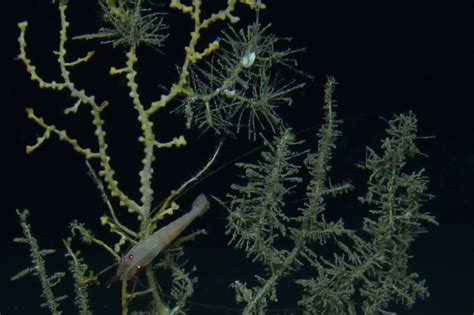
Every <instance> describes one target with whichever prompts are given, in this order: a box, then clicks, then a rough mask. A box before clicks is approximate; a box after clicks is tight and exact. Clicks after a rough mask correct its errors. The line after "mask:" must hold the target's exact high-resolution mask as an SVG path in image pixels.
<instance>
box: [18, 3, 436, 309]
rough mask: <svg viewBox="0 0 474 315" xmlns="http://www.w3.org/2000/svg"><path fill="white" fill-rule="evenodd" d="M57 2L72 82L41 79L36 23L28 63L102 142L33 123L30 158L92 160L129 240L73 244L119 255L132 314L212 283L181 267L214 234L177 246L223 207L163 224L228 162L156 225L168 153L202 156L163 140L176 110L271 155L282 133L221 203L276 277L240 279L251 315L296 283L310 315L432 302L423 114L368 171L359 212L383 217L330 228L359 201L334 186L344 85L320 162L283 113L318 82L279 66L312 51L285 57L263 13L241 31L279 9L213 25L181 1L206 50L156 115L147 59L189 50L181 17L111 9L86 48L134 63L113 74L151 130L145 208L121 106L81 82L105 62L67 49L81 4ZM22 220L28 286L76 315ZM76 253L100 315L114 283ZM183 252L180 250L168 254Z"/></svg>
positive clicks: (231, 14) (403, 125)
mask: <svg viewBox="0 0 474 315" xmlns="http://www.w3.org/2000/svg"><path fill="white" fill-rule="evenodd" d="M56 2H58V3H57V6H58V8H59V16H60V22H61V23H60V24H61V27H60V32H59V47H58V49H57V50H56V51H55V55H56V57H57V63H58V66H59V69H60V75H61V80H60V81H58V82H56V81H50V82H48V81H46V80H44V79H43V78H42V76H41V75H40V74H39V72H37V69H36V66H34V65H33V64H32V61H31V60H30V58H29V57H28V54H27V41H26V35H27V34H26V31H27V27H28V23H27V22H21V23H19V24H18V26H19V29H20V36H19V38H18V42H19V46H20V53H19V55H18V59H19V60H20V61H21V62H23V64H24V65H25V67H26V71H27V72H28V74H29V75H30V78H31V80H32V81H34V82H36V83H37V84H38V85H39V87H40V88H44V89H50V90H57V91H65V92H66V93H68V94H69V96H70V98H71V99H72V102H71V105H70V106H69V107H66V108H65V109H64V114H65V115H74V114H76V113H78V112H79V111H85V110H87V111H89V112H90V115H91V117H92V127H93V128H94V134H95V137H96V141H97V143H96V144H94V145H91V146H90V147H88V146H84V145H83V144H82V143H80V141H79V140H78V138H76V137H75V136H73V135H70V134H69V133H67V132H66V129H61V128H60V127H58V126H56V125H53V124H51V123H48V122H47V119H43V118H42V117H41V116H39V115H38V114H36V112H35V111H34V110H33V109H31V108H28V109H27V110H26V112H27V115H28V118H29V119H31V120H33V121H34V122H35V123H36V124H37V125H39V126H40V127H41V128H42V129H43V130H44V133H43V135H42V136H40V137H38V138H37V140H36V143H35V144H33V145H31V146H28V147H27V152H28V153H31V152H33V151H35V150H36V149H37V148H39V147H40V146H41V145H42V144H43V143H44V142H45V141H47V140H48V139H49V138H51V137H52V136H57V137H59V139H60V140H62V141H65V142H66V143H68V144H70V145H71V146H72V148H73V149H74V150H75V151H77V152H78V153H80V154H81V155H83V156H84V158H85V159H86V161H87V165H88V167H89V170H90V173H91V176H92V177H93V178H94V181H95V183H96V185H97V186H98V188H99V190H100V192H101V194H102V198H103V200H104V202H105V203H106V205H107V208H108V213H106V214H103V215H102V216H101V217H100V218H98V219H100V221H101V223H102V225H104V226H105V227H107V229H108V230H110V232H111V233H112V234H113V235H115V236H117V237H118V241H117V243H115V244H110V243H107V242H106V241H104V240H103V239H110V238H105V237H104V238H100V237H98V236H95V234H93V233H92V232H90V231H89V230H88V229H86V228H85V227H84V225H83V224H80V223H77V222H73V223H72V224H71V231H72V234H73V236H74V235H80V236H81V238H82V239H83V240H85V241H86V242H88V243H94V244H96V245H98V246H100V247H101V248H103V249H105V251H106V252H108V253H110V255H111V256H112V257H113V259H114V260H115V261H116V262H117V264H118V268H117V272H116V275H115V278H116V279H115V280H117V281H118V282H120V283H121V286H122V290H121V309H122V314H128V313H130V312H132V309H134V308H137V306H136V305H137V304H136V303H132V301H133V300H135V299H138V298H140V299H148V301H149V304H148V309H147V310H145V311H137V310H135V311H134V314H183V313H185V312H186V309H187V301H188V299H189V297H190V296H191V295H192V293H193V288H194V284H195V282H196V278H195V277H192V276H191V275H190V272H191V270H190V268H188V269H186V268H185V266H184V265H183V264H182V263H180V261H181V260H179V258H180V257H182V256H183V255H184V252H183V248H182V247H181V246H180V245H181V244H182V243H183V242H184V241H186V240H190V239H193V238H194V237H195V236H196V235H197V234H200V233H202V231H198V232H195V233H192V234H190V235H187V236H185V237H181V238H179V239H178V240H176V238H177V237H179V236H180V234H181V232H182V231H183V230H184V229H185V228H186V226H187V225H188V224H190V222H191V221H192V220H193V219H194V218H195V217H197V216H199V215H202V214H203V213H204V212H205V211H206V210H207V209H208V208H209V200H208V198H207V197H206V196H205V195H200V196H198V197H197V198H196V200H195V201H194V203H193V205H192V206H191V210H190V211H189V212H187V213H184V214H183V213H180V214H179V215H180V216H179V217H178V218H176V219H175V220H174V221H172V222H171V223H170V224H168V225H164V226H163V224H162V219H163V217H165V216H172V215H173V216H174V215H176V212H177V211H178V210H179V206H178V204H177V203H176V197H177V196H178V195H179V194H180V193H181V192H182V191H183V190H185V189H186V188H187V187H188V186H189V185H190V183H192V182H193V181H196V179H197V178H198V177H199V176H201V175H202V174H203V173H205V172H206V171H207V170H208V169H209V167H210V166H211V164H212V163H213V162H214V161H215V159H216V155H217V153H218V152H217V151H219V149H217V151H216V152H215V153H214V154H213V155H212V156H211V157H210V158H209V162H208V163H207V165H205V167H204V168H203V169H201V170H200V171H198V173H197V175H195V176H192V177H191V179H189V180H187V181H185V182H184V183H183V184H182V185H181V186H180V187H179V188H177V189H176V190H174V191H172V192H171V193H170V194H169V196H168V197H167V198H165V199H164V200H162V201H160V202H159V203H156V204H159V205H160V206H159V207H158V210H157V211H156V212H154V211H152V208H153V206H154V205H155V202H154V200H153V196H154V192H153V188H152V186H153V185H152V182H153V174H154V173H153V170H154V168H155V167H162V166H161V165H159V166H155V165H154V163H153V162H154V161H155V157H156V155H157V154H159V153H160V152H162V151H163V150H167V149H168V148H171V147H181V146H184V145H186V140H185V138H184V136H182V135H179V136H176V137H174V138H173V139H172V140H170V141H160V140H158V138H157V136H156V135H157V130H159V126H154V123H153V122H154V120H155V119H156V117H155V114H156V113H157V112H158V111H163V110H168V111H170V112H175V113H177V114H181V115H183V116H184V117H185V121H186V127H187V128H188V129H190V130H196V131H200V132H206V131H209V132H214V133H215V134H221V135H222V134H223V135H235V134H238V133H240V132H242V131H243V130H245V132H246V133H247V135H248V138H249V139H251V140H255V139H256V138H257V137H256V135H258V133H259V132H258V130H259V129H262V128H264V127H270V128H267V130H270V131H271V132H272V133H273V134H274V136H273V140H271V139H270V140H267V139H266V138H264V143H265V146H266V149H264V151H263V152H262V154H261V158H260V160H259V161H257V162H256V163H242V164H238V165H239V167H240V168H241V169H242V171H243V174H242V178H241V180H240V182H239V183H237V184H234V185H232V187H231V191H230V192H229V194H228V195H227V196H226V199H224V200H219V202H216V203H215V205H216V206H217V205H219V206H223V207H225V208H226V209H227V210H228V218H227V223H226V231H227V234H228V235H229V236H230V241H229V244H232V245H233V246H234V247H235V248H236V249H240V250H243V251H244V252H245V254H246V256H247V258H249V259H251V260H252V261H254V262H256V263H259V264H261V265H262V266H263V269H262V270H263V272H262V273H261V274H258V275H255V281H254V282H253V283H252V284H247V283H244V282H241V281H238V280H236V281H235V282H233V283H232V284H231V287H232V288H233V289H234V290H235V294H236V301H237V303H239V305H240V306H241V307H242V313H243V314H264V313H265V312H266V311H267V310H268V304H269V303H270V302H274V303H275V302H276V301H277V300H278V296H279V295H280V294H283V293H284V290H282V288H279V287H278V284H279V282H280V280H282V279H283V278H289V279H293V283H294V285H295V286H299V287H300V288H301V292H302V296H301V297H300V299H299V301H298V306H297V307H299V308H300V310H301V311H302V312H306V313H308V314H389V313H390V311H391V310H393V307H394V305H395V304H397V303H398V304H402V305H404V306H406V307H410V306H412V305H413V303H414V302H415V300H416V299H417V298H424V297H426V296H428V291H427V288H426V287H425V285H424V281H423V280H419V279H418V275H417V274H416V273H411V272H409V271H408V266H407V264H408V260H409V258H410V256H409V254H408V250H409V248H410V245H411V243H412V242H413V241H414V239H415V237H416V236H417V235H418V234H420V233H423V232H425V231H426V230H425V228H424V224H425V223H434V224H436V221H435V219H434V217H432V216H431V215H429V214H428V213H424V212H422V211H421V206H422V205H423V204H424V202H425V201H426V200H428V199H430V198H431V196H430V195H429V194H427V193H426V185H427V182H428V180H427V178H426V177H425V175H424V172H423V170H418V171H413V172H411V173H408V172H407V171H405V167H406V164H407V162H408V159H409V158H413V157H415V156H417V155H422V154H421V153H420V151H419V150H418V148H417V147H416V144H415V142H416V140H417V139H419V137H417V135H416V131H417V121H416V118H415V116H414V114H413V113H411V112H410V113H408V114H401V115H397V116H394V117H393V119H391V120H389V121H388V122H387V123H388V127H387V129H386V133H387V137H386V138H385V139H383V140H382V145H381V149H380V150H374V149H367V157H366V161H365V162H364V163H362V164H360V165H359V166H360V167H361V168H362V169H364V170H366V171H367V172H368V173H369V174H368V175H369V177H368V180H367V185H368V191H367V193H366V195H365V196H363V197H360V198H359V200H360V201H361V202H362V204H367V205H369V207H370V208H369V215H368V216H367V217H366V218H365V219H364V221H363V225H362V228H361V230H360V231H358V232H357V231H354V230H352V229H348V228H346V226H345V224H344V222H343V221H342V219H339V220H333V219H330V218H332V216H327V215H325V213H326V211H327V209H326V201H327V199H328V198H330V197H337V196H339V195H340V194H344V193H346V192H348V191H349V190H350V189H351V188H352V186H351V185H350V184H349V183H341V184H333V183H332V182H331V181H330V179H329V171H330V170H331V158H332V155H333V151H334V149H335V147H336V140H337V138H338V137H339V136H340V131H339V125H340V123H341V121H340V120H338V119H337V117H336V112H335V109H336V105H335V103H334V101H333V97H332V95H333V92H334V88H335V85H336V82H335V80H334V79H333V78H329V79H328V81H327V83H326V85H325V87H324V89H325V97H324V106H323V109H324V111H323V116H324V121H323V124H322V126H321V127H320V129H319V132H318V133H317V135H316V138H317V140H318V146H317V150H316V152H307V151H305V150H304V149H302V143H301V141H298V140H297V139H296V138H295V135H293V133H292V131H291V129H290V128H288V127H287V126H286V124H285V123H284V121H283V120H282V118H281V117H280V116H279V115H278V114H277V110H276V109H277V107H278V106H279V105H281V104H285V103H286V104H291V92H292V91H294V90H296V89H299V88H302V87H303V84H302V83H298V82H296V81H280V80H277V79H276V76H275V73H276V71H277V70H278V67H286V68H289V69H293V70H294V66H295V65H296V63H295V61H294V60H293V54H294V53H295V52H297V50H292V49H287V50H277V48H276V43H277V42H278V41H279V40H280V39H279V38H277V37H275V36H274V35H272V34H270V33H269V29H268V28H269V27H268V26H262V25H261V24H260V22H259V20H258V14H257V19H256V20H255V22H253V23H251V24H250V25H247V26H245V25H240V24H241V22H240V21H239V17H238V16H237V15H236V13H235V12H236V11H235V10H236V8H237V7H238V6H242V7H248V8H250V9H251V10H254V11H256V12H258V11H260V10H262V9H264V8H265V5H264V4H263V3H262V2H260V0H228V1H227V5H226V7H225V8H223V9H221V10H219V11H216V12H215V13H212V14H209V15H208V16H204V14H203V11H202V10H201V6H202V3H201V0H192V1H191V0H190V1H187V2H186V3H183V2H181V1H180V0H171V1H170V2H169V9H170V10H175V11H177V12H180V13H182V14H184V15H186V16H188V17H189V18H190V19H191V21H192V27H191V31H190V38H189V42H188V43H187V45H186V46H185V48H184V51H185V54H184V59H183V60H182V63H181V64H180V65H179V66H178V74H177V78H176V81H175V83H174V84H172V85H171V87H170V88H169V89H168V90H167V92H166V93H164V94H163V95H161V96H160V97H159V98H158V99H156V100H154V101H151V102H145V101H144V99H143V98H142V97H141V96H140V94H139V84H138V80H137V77H138V76H139V73H138V72H139V67H138V66H137V62H138V58H139V56H138V54H137V49H138V47H139V46H141V45H146V46H150V47H153V48H155V49H157V50H159V49H160V47H162V46H163V45H164V43H165V41H166V39H167V37H168V36H173V30H171V29H168V26H167V25H166V24H165V21H164V18H165V16H164V15H163V13H164V11H165V10H166V8H165V7H164V6H157V5H155V4H154V3H153V2H152V1H145V0H101V1H99V3H98V4H99V9H100V10H101V16H102V17H103V19H102V20H103V23H104V25H102V27H101V28H100V29H99V30H98V31H97V32H96V33H92V34H86V35H79V36H76V37H75V38H76V39H79V40H94V39H95V40H99V41H100V42H101V43H103V44H111V45H113V47H118V46H120V47H124V48H125V50H126V53H125V62H124V65H123V66H121V67H118V68H116V67H113V66H112V67H111V68H110V75H111V76H118V75H122V76H124V77H125V79H126V82H127V87H128V96H129V102H130V103H131V106H133V108H134V110H135V112H136V117H137V120H138V122H139V126H140V129H141V130H140V137H139V142H140V143H141V145H142V147H143V152H142V154H143V155H142V159H141V162H142V164H141V170H140V171H139V192H140V195H141V197H140V199H139V200H134V199H133V198H132V197H131V196H130V195H128V194H127V193H126V192H125V191H124V190H123V189H122V188H121V185H120V183H119V182H118V181H117V179H116V174H115V170H114V169H113V167H112V164H111V157H110V155H109V150H108V145H107V134H106V124H105V121H104V118H103V117H104V112H106V111H108V110H111V109H113V106H114V104H113V102H110V104H109V101H107V100H105V99H104V100H99V99H98V98H96V97H94V96H93V95H91V94H90V93H88V92H87V91H86V90H83V89H80V88H79V87H77V85H76V84H75V83H74V81H73V80H72V79H71V72H72V70H74V69H75V68H76V67H79V66H82V65H83V64H86V63H87V62H89V61H90V60H91V59H92V58H93V57H94V54H95V52H88V53H86V54H85V55H84V56H82V57H79V58H75V59H74V58H73V57H71V56H70V53H69V52H68V50H67V45H68V42H69V36H70V35H69V34H68V27H69V22H68V19H67V15H66V13H67V8H68V1H65V0H60V1H56ZM157 10H163V12H162V11H157ZM225 24H227V26H225V27H223V30H222V34H221V35H220V36H219V37H217V38H216V39H215V40H213V41H212V40H211V41H209V42H206V41H205V40H204V39H203V38H204V37H202V36H201V35H202V33H203V31H204V30H206V29H208V28H217V27H222V25H225ZM166 32H169V33H170V34H167V33H166ZM197 47H203V48H201V49H198V48H197ZM157 57H158V58H162V57H163V56H162V55H158V56H157ZM122 103H123V102H122ZM126 127H127V126H126ZM183 127H184V126H183ZM112 131H113V130H111V132H112ZM298 161H303V162H304V163H303V165H301V166H299V164H298ZM97 168H98V171H96V169H97ZM303 169H304V170H305V172H306V175H305V178H306V177H307V178H309V180H307V181H305V182H304V181H303V180H302V176H301V174H300V173H302V172H303V171H302V170H303ZM158 180H160V179H158ZM298 188H300V189H303V190H305V191H306V199H305V200H306V201H305V202H304V204H302V205H301V206H299V207H297V208H296V209H295V207H291V205H286V206H285V200H286V199H287V196H288V194H289V193H290V192H292V191H294V190H296V189H298ZM119 209H121V210H119ZM122 209H127V210H128V212H130V213H132V214H136V217H137V223H138V226H139V227H138V228H137V229H132V228H129V227H128V223H129V222H128V223H127V224H126V223H125V222H121V221H120V220H119V219H118V216H117V211H122ZM17 213H18V215H19V218H20V223H21V227H22V230H23V234H24V236H23V237H21V238H17V239H15V241H16V242H19V243H25V244H27V245H29V247H30V253H31V258H32V262H33V265H32V266H31V267H29V268H27V269H25V270H23V271H21V272H20V273H19V274H17V275H16V276H14V277H13V279H14V280H16V279H18V278H21V277H23V276H25V275H27V274H33V275H35V276H37V277H38V278H39V279H40V280H41V285H42V288H43V294H42V296H43V298H44V299H45V303H44V305H43V306H44V307H47V308H48V309H49V310H50V312H51V313H52V314H61V305H62V304H61V301H62V300H63V299H65V296H62V297H58V296H56V295H55V292H54V291H55V289H54V290H53V287H54V286H55V285H56V284H57V283H58V282H59V281H60V280H61V279H62V278H63V276H64V275H65V274H64V273H55V274H53V275H52V276H48V274H47V271H46V267H45V262H44V257H45V256H46V255H48V254H51V253H53V252H54V250H42V249H40V248H39V245H38V243H37V241H36V239H35V238H34V236H33V235H32V232H31V227H30V225H29V223H28V222H27V216H28V214H29V212H28V211H26V210H25V211H17ZM63 242H64V245H65V248H66V257H67V258H68V259H69V266H70V268H69V270H70V273H71V275H72V278H73V280H74V283H75V292H74V294H75V296H76V298H75V299H74V303H75V304H76V305H77V307H78V311H79V313H80V314H91V313H93V310H92V309H91V308H90V304H89V296H88V292H87V289H88V287H89V285H93V284H95V283H98V278H97V277H98V275H97V274H95V273H94V272H92V271H91V270H90V269H89V267H88V265H87V264H86V261H85V258H86V257H82V255H80V253H79V251H77V250H75V249H73V247H72V238H66V239H64V241H63ZM283 244H285V246H283ZM288 244H291V246H288ZM169 246H172V247H174V250H173V251H164V249H165V248H166V247H169ZM323 246H326V247H328V248H329V249H331V250H332V251H333V255H329V256H327V255H324V256H323V255H321V253H327V252H328V249H326V250H324V251H323V250H321V249H322V248H323ZM126 248H129V250H128V251H127V250H126ZM123 251H124V252H126V254H125V255H124V256H121V255H120V254H119V253H121V252H123ZM140 269H143V270H140ZM156 269H161V270H166V271H168V272H169V273H170V274H171V279H172V280H171V283H168V284H167V283H163V282H162V281H161V282H160V281H158V280H157V278H156V277H155V275H154V270H156ZM303 269H304V270H305V272H304V273H303V274H305V275H310V276H308V277H307V278H304V279H300V278H299V277H300V275H301V274H302V273H297V271H301V270H303ZM138 272H140V273H142V274H144V275H145V277H146V281H145V283H144V286H145V289H143V288H140V290H135V288H134V286H133V284H132V282H133V281H129V280H131V279H133V278H134V276H135V275H136V274H137V273H138ZM159 288H160V289H159Z"/></svg>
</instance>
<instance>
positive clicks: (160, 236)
mask: <svg viewBox="0 0 474 315" xmlns="http://www.w3.org/2000/svg"><path fill="white" fill-rule="evenodd" d="M209 207H210V204H209V200H208V199H207V198H206V195H204V194H200V195H199V196H197V197H196V199H195V200H194V202H193V204H192V207H191V211H189V212H188V213H186V214H184V215H183V216H181V217H179V218H178V219H176V220H175V221H173V222H171V223H170V224H168V225H166V226H164V227H162V228H161V229H159V230H158V231H156V232H155V233H153V234H151V235H150V236H148V237H147V238H145V239H143V240H141V241H140V242H138V243H137V244H135V245H134V246H133V247H132V248H131V249H130V250H129V251H128V252H127V254H126V255H124V256H122V259H121V260H120V262H119V264H118V268H117V273H116V275H115V276H114V280H118V279H120V280H121V281H128V280H130V279H131V278H133V277H134V276H135V274H136V273H137V272H138V271H139V270H140V269H141V268H143V267H145V266H146V265H148V264H149V263H150V262H151V261H152V260H153V259H154V258H155V257H156V256H157V255H158V254H159V253H160V252H161V251H162V250H163V249H164V248H166V246H168V245H169V244H170V243H171V242H172V241H174V240H175V239H176V238H177V237H178V236H179V235H180V234H181V233H182V232H183V230H184V229H185V228H186V227H187V226H188V225H189V224H190V223H191V222H192V221H193V220H194V219H195V218H196V217H199V216H201V215H203V214H204V213H205V212H206V211H207V210H208V209H209Z"/></svg>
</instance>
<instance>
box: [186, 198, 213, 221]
mask: <svg viewBox="0 0 474 315" xmlns="http://www.w3.org/2000/svg"><path fill="white" fill-rule="evenodd" d="M210 206H211V205H210V203H209V200H208V199H207V197H206V195H205V194H199V196H197V197H196V199H195V200H194V202H193V205H192V208H191V211H192V212H194V213H196V216H198V217H200V216H202V215H203V214H204V213H206V211H207V210H209V207H210Z"/></svg>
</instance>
